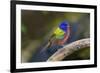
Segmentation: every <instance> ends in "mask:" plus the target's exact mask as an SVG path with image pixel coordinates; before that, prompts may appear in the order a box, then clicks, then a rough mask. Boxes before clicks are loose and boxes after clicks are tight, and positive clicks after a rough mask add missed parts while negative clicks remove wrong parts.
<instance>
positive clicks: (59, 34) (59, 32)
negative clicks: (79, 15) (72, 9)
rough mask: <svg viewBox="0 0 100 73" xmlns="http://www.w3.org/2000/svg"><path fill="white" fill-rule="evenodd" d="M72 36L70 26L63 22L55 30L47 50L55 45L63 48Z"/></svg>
mask: <svg viewBox="0 0 100 73" xmlns="http://www.w3.org/2000/svg"><path fill="white" fill-rule="evenodd" d="M69 36H70V25H69V23H68V22H67V21H63V22H61V23H60V24H59V26H58V27H57V28H56V29H55V31H54V32H53V34H52V36H51V37H50V38H49V42H48V44H47V45H46V48H49V47H51V46H53V45H59V46H63V45H64V44H65V42H67V40H68V38H69Z"/></svg>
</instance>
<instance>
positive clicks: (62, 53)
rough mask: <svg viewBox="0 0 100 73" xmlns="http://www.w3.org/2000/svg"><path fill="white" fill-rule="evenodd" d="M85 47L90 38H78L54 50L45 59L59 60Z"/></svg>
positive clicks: (88, 44) (88, 43) (88, 45)
mask: <svg viewBox="0 0 100 73" xmlns="http://www.w3.org/2000/svg"><path fill="white" fill-rule="evenodd" d="M86 47H90V38H85V39H80V40H77V41H75V42H72V43H70V44H68V45H65V46H64V47H63V48H61V49H59V50H58V51H57V52H55V53H54V54H53V55H52V56H51V57H50V58H49V59H48V60H47V61H61V60H63V59H64V58H65V57H67V56H69V55H70V54H72V53H74V52H75V51H78V50H80V49H83V48H86Z"/></svg>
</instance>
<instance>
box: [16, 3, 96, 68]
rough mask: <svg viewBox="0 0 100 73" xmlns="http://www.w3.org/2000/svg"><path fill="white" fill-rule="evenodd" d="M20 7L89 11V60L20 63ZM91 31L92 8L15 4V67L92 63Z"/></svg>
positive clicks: (60, 10)
mask: <svg viewBox="0 0 100 73" xmlns="http://www.w3.org/2000/svg"><path fill="white" fill-rule="evenodd" d="M21 9H25V10H42V11H58V12H84V13H90V48H91V50H90V60H79V61H60V62H37V63H21ZM93 32H94V9H86V8H73V7H72V8H71V7H53V6H37V5H19V4H17V5H16V69H24V68H40V67H57V66H73V65H89V64H94V33H93Z"/></svg>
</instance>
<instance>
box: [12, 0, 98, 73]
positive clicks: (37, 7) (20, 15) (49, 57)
mask: <svg viewBox="0 0 100 73" xmlns="http://www.w3.org/2000/svg"><path fill="white" fill-rule="evenodd" d="M10 39H11V72H23V71H24V72H26V71H43V70H58V69H76V68H90V67H96V66H97V7H96V6H93V5H77V4H61V3H46V2H31V1H11V38H10Z"/></svg>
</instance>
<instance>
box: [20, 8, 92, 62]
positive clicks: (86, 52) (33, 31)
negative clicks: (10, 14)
mask: <svg viewBox="0 0 100 73" xmlns="http://www.w3.org/2000/svg"><path fill="white" fill-rule="evenodd" d="M65 20H66V21H68V22H69V24H70V26H71V30H72V31H71V38H70V39H69V41H68V43H71V42H73V41H76V40H79V39H82V38H89V37H90V14H89V13H82V12H81V13H77V12H53V11H35V10H33V11H32V10H21V55H22V56H21V57H22V58H21V59H22V62H28V61H29V60H30V59H31V58H32V56H34V55H35V54H36V53H37V52H39V51H40V49H43V48H40V47H41V46H44V45H45V44H46V42H47V40H48V39H49V37H50V36H51V35H52V33H53V31H54V30H55V28H57V27H58V25H59V24H60V23H61V22H62V21H65ZM89 58H90V48H86V49H83V50H80V51H77V52H76V53H73V54H72V55H70V56H69V57H67V58H65V59H64V60H77V59H89Z"/></svg>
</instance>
